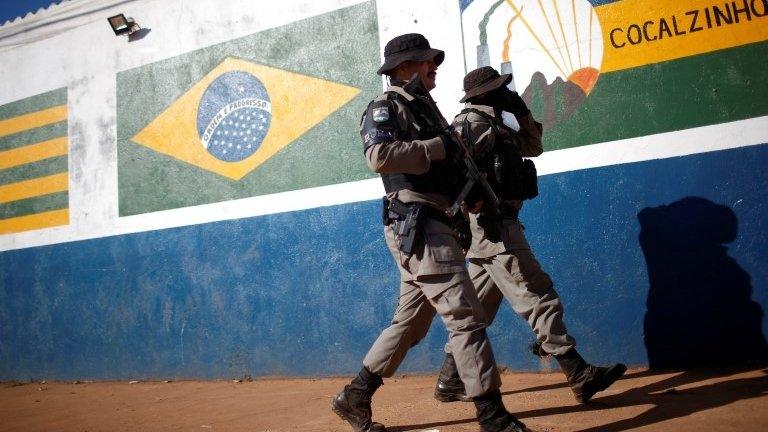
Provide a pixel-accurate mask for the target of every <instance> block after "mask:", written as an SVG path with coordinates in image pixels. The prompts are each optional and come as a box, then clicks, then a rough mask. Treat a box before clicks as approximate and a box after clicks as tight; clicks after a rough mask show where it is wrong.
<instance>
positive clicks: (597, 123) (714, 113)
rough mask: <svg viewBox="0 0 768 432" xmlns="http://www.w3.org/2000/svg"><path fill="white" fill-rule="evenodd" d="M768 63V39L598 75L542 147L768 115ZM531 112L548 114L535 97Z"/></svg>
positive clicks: (549, 133) (550, 133)
mask: <svg viewBox="0 0 768 432" xmlns="http://www.w3.org/2000/svg"><path fill="white" fill-rule="evenodd" d="M767 58H768V42H761V43H756V44H750V45H745V46H742V47H738V48H732V49H729V50H724V51H717V52H713V53H708V54H703V55H699V56H695V57H688V58H684V59H679V60H675V61H669V62H665V63H659V64H654V65H649V66H644V67H639V68H635V69H630V70H625V71H617V72H612V73H606V74H604V75H601V76H600V78H599V80H598V82H597V85H596V86H595V88H594V90H593V92H592V94H590V95H589V97H588V98H587V99H586V101H585V102H584V104H583V105H582V106H581V107H579V108H578V109H577V111H576V112H575V113H574V115H573V116H572V117H571V118H570V119H568V120H566V121H564V122H562V123H559V124H556V125H555V126H554V127H552V128H551V129H548V130H546V131H545V132H544V148H545V149H546V150H555V149H562V148H569V147H578V146H582V145H587V144H594V143H599V142H606V141H614V140H619V139H624V138H632V137H638V136H645V135H651V134H655V133H661V132H669V131H675V130H681V129H688V128H693V127H699V126H705V125H712V124H718V123H724V122H731V121H736V120H743V119H747V118H752V117H758V116H763V115H766V114H768V73H766V68H765V65H766V62H765V59H767ZM532 90H536V89H532ZM536 94H537V92H535V91H534V95H536ZM531 107H532V111H533V113H534V116H536V117H539V118H542V117H543V114H544V110H543V105H542V104H541V103H540V101H536V96H534V101H533V103H531Z"/></svg>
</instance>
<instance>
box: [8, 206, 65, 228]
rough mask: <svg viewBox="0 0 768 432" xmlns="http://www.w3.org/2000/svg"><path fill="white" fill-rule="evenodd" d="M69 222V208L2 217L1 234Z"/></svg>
mask: <svg viewBox="0 0 768 432" xmlns="http://www.w3.org/2000/svg"><path fill="white" fill-rule="evenodd" d="M68 223H69V209H61V210H52V211H47V212H43V213H38V214H33V215H27V216H19V217H14V218H8V219H0V234H10V233H17V232H22V231H31V230H35V229H40V228H48V227H53V226H59V225H67V224H68Z"/></svg>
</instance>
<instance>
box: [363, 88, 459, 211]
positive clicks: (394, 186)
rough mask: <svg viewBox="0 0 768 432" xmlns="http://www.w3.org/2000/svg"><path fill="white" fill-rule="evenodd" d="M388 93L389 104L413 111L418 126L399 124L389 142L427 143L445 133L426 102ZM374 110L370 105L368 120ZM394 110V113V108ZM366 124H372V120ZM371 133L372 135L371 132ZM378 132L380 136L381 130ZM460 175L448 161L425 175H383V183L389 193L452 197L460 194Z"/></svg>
mask: <svg viewBox="0 0 768 432" xmlns="http://www.w3.org/2000/svg"><path fill="white" fill-rule="evenodd" d="M385 94H386V102H387V103H389V104H392V105H394V101H395V100H397V101H398V102H399V103H401V104H403V105H404V106H405V107H406V108H407V109H408V110H409V111H410V112H411V114H412V115H413V118H414V119H415V122H416V125H417V126H418V127H413V125H406V127H405V128H403V127H402V126H401V125H397V130H396V131H391V132H392V133H391V134H390V136H388V137H387V138H388V140H389V141H392V140H398V141H413V140H427V139H432V138H435V137H436V136H438V135H441V134H444V133H445V131H444V130H443V125H442V122H441V118H440V116H439V115H438V114H436V113H435V112H434V111H433V109H432V107H430V106H429V105H428V104H427V103H426V102H423V101H421V100H419V98H415V99H414V100H412V101H408V100H407V99H406V98H405V97H403V96H402V95H400V94H399V93H396V92H391V91H390V92H386V93H385ZM382 102H384V101H382ZM372 104H373V103H372ZM370 111H371V109H370V105H369V109H368V110H367V111H366V112H367V116H368V117H370V116H371V115H372V113H371V112H370ZM392 111H393V112H394V108H392ZM366 121H367V122H369V120H366ZM364 129H365V126H364ZM374 131H375V129H374ZM364 132H366V131H364ZM368 133H370V129H369V131H368ZM374 133H378V131H375V132H374ZM457 176H458V174H457V172H456V170H454V169H451V165H449V164H447V163H446V162H445V161H439V162H432V163H431V164H430V168H429V171H427V172H426V173H424V174H406V173H382V174H381V180H382V182H383V183H384V190H385V191H386V192H387V193H392V192H397V191H399V190H405V189H407V190H411V191H414V192H420V193H438V194H443V195H446V196H448V197H451V196H453V195H454V194H455V191H456V184H457V182H458V179H457Z"/></svg>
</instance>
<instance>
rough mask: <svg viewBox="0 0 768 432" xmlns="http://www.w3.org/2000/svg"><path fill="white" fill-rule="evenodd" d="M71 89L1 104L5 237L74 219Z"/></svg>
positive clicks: (0, 210)
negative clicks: (71, 215)
mask: <svg viewBox="0 0 768 432" xmlns="http://www.w3.org/2000/svg"><path fill="white" fill-rule="evenodd" d="M67 159H68V141H67V89H66V88H62V89H58V90H54V91H51V92H48V93H44V94H41V95H37V96H33V97H30V98H27V99H23V100H20V101H17V102H13V103H10V104H7V105H2V106H0V235H2V234H9V233H16V232H21V231H29V230H34V229H40V228H47V227H52V226H57V225H66V224H68V223H69V193H68V190H69V175H68V160H67Z"/></svg>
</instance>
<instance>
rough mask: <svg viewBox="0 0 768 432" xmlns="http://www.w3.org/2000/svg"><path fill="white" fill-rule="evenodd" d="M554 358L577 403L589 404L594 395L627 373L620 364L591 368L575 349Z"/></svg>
mask: <svg viewBox="0 0 768 432" xmlns="http://www.w3.org/2000/svg"><path fill="white" fill-rule="evenodd" d="M554 357H555V360H557V363H559V364H560V368H561V369H562V370H563V372H564V373H565V376H566V377H567V378H568V384H569V385H570V386H571V390H572V391H573V395H574V396H575V397H576V400H577V401H578V402H579V403H587V402H589V400H590V399H592V396H594V395H595V393H597V392H601V391H603V390H605V389H607V388H608V387H610V386H611V384H613V383H614V382H615V381H616V380H617V379H619V378H620V377H621V376H622V375H624V372H626V371H627V367H626V366H624V365H623V364H621V363H616V364H614V365H612V366H608V367H600V366H592V365H591V364H589V363H587V362H586V361H584V359H583V358H582V357H581V355H579V353H578V352H577V351H576V349H575V348H571V349H570V350H568V351H567V352H566V353H565V354H562V355H556V356H554Z"/></svg>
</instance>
